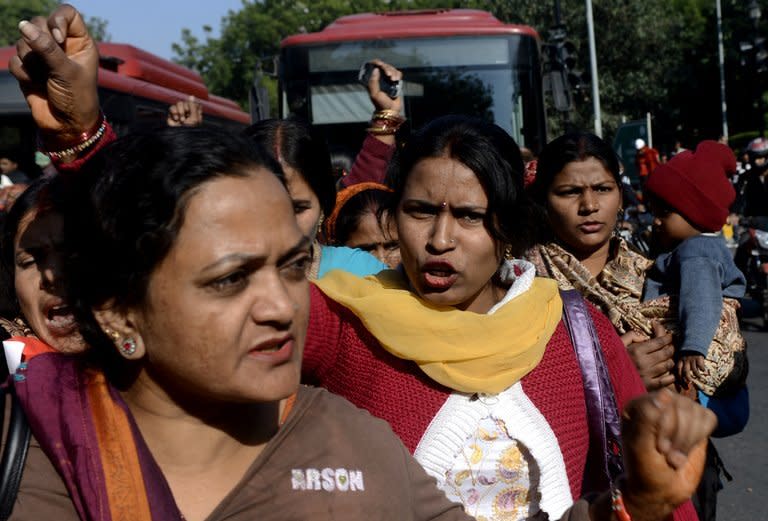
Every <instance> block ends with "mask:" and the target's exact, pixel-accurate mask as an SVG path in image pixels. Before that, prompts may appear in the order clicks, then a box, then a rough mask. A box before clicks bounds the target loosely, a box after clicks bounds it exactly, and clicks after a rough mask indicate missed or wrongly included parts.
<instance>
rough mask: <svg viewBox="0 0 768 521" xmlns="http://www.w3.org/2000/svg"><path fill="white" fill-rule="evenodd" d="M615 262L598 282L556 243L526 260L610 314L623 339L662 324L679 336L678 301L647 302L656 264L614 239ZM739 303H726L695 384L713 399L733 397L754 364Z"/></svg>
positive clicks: (665, 298) (666, 298)
mask: <svg viewBox="0 0 768 521" xmlns="http://www.w3.org/2000/svg"><path fill="white" fill-rule="evenodd" d="M611 253H612V254H613V255H611V258H610V260H609V261H608V262H607V263H606V265H605V267H604V268H603V270H602V271H601V272H600V273H598V274H597V276H596V277H593V276H592V274H591V273H590V272H589V270H588V269H587V268H586V267H585V266H584V265H583V264H582V263H581V262H579V260H578V259H576V258H575V257H574V256H573V255H571V254H570V253H568V252H567V251H565V250H564V249H563V248H562V247H560V246H559V245H557V244H555V243H548V244H540V245H537V246H535V247H534V248H533V249H532V250H530V251H529V252H528V254H527V255H526V257H527V258H528V260H530V261H531V262H532V263H533V264H534V265H535V266H536V271H537V272H538V274H539V275H541V276H545V277H551V278H553V279H555V280H556V281H557V284H558V286H559V287H560V288H561V289H572V288H573V289H576V290H578V291H579V292H580V293H581V294H582V295H583V296H584V297H585V298H586V299H587V300H589V301H590V302H592V303H593V304H594V305H595V306H597V307H598V308H600V310H601V311H602V312H603V313H605V314H606V315H607V316H608V318H609V319H610V321H611V323H612V324H613V326H614V327H615V328H616V330H617V331H618V332H619V334H620V335H623V334H624V333H626V332H628V331H638V332H641V333H645V334H646V335H648V336H649V337H651V336H653V323H654V322H658V323H660V324H661V325H663V326H664V327H665V328H666V329H667V331H669V332H670V333H672V334H673V336H675V337H677V335H678V334H679V331H680V324H679V321H678V317H677V302H676V296H675V295H671V296H663V297H659V298H655V299H653V300H648V301H645V302H644V301H642V298H643V286H644V284H645V276H646V272H647V271H648V269H649V268H650V267H651V266H653V261H652V260H649V259H647V258H645V257H643V256H642V255H640V254H639V253H636V252H634V251H632V250H630V249H629V247H628V246H627V244H626V242H624V240H622V239H612V243H611ZM739 307H740V305H739V303H738V301H737V300H735V299H730V298H724V299H723V307H722V311H721V313H720V323H719V324H718V327H717V330H716V331H715V336H714V338H713V339H712V343H711V344H710V346H709V352H708V354H707V357H706V358H705V360H704V365H705V369H704V371H703V372H702V375H701V376H700V377H697V378H695V379H694V381H693V383H694V384H695V385H696V387H698V388H699V389H701V390H702V391H704V393H706V394H708V395H710V396H712V395H715V394H718V393H722V394H729V393H731V392H733V390H734V389H739V388H740V387H741V386H743V385H744V383H745V381H746V378H747V373H748V367H749V364H748V363H747V355H746V347H747V345H746V342H745V340H744V337H743V336H742V334H741V329H740V327H739V319H738V313H737V312H738V309H739Z"/></svg>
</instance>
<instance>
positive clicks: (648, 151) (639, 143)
mask: <svg viewBox="0 0 768 521" xmlns="http://www.w3.org/2000/svg"><path fill="white" fill-rule="evenodd" d="M635 150H637V155H636V156H635V163H636V164H637V175H638V176H640V187H641V189H642V187H644V186H645V182H646V181H647V180H648V176H649V175H650V174H651V172H653V171H654V170H655V169H656V167H657V166H659V163H660V162H661V161H660V159H659V151H658V150H656V149H655V148H652V147H649V146H648V144H647V143H646V142H645V141H644V140H642V139H640V138H638V139H636V140H635Z"/></svg>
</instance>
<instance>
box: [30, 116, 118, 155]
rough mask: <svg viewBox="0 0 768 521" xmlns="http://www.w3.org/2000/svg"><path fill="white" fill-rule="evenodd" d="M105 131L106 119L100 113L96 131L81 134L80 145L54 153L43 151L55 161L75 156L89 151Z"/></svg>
mask: <svg viewBox="0 0 768 521" xmlns="http://www.w3.org/2000/svg"><path fill="white" fill-rule="evenodd" d="M106 130H107V118H106V117H104V114H103V113H102V114H101V116H100V122H99V126H98V127H97V128H96V130H95V131H94V132H93V133H91V134H89V133H88V132H83V133H82V134H81V135H80V143H78V144H77V145H74V146H71V147H69V148H65V149H64V150H56V151H49V150H43V152H45V153H46V154H48V156H49V157H50V158H51V159H55V160H61V159H64V158H68V157H72V156H77V155H79V154H80V153H81V152H83V151H84V150H87V149H89V148H90V147H92V146H93V145H94V144H96V143H97V142H98V141H99V140H100V139H101V137H102V136H103V135H104V132H105V131H106Z"/></svg>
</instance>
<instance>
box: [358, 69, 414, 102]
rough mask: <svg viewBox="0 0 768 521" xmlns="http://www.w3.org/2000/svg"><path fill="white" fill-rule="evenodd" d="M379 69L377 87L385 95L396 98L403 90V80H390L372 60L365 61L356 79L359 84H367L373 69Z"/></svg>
mask: <svg viewBox="0 0 768 521" xmlns="http://www.w3.org/2000/svg"><path fill="white" fill-rule="evenodd" d="M376 68H378V69H379V88H380V89H381V91H382V92H384V93H385V94H386V95H387V96H389V97H390V98H392V99H395V98H397V97H398V96H400V94H402V92H403V80H397V81H392V80H390V79H389V77H388V76H387V75H386V74H385V73H384V71H383V70H381V67H379V66H378V65H376V64H375V63H372V62H365V63H364V64H363V66H362V67H360V73H359V74H358V75H357V81H359V82H360V84H361V85H364V86H365V87H367V86H368V82H369V81H370V80H371V74H373V69H376Z"/></svg>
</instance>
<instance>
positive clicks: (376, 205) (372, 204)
mask: <svg viewBox="0 0 768 521" xmlns="http://www.w3.org/2000/svg"><path fill="white" fill-rule="evenodd" d="M391 192H392V190H390V189H389V188H387V187H386V186H384V185H382V184H379V183H358V184H356V185H352V186H350V187H349V188H345V189H343V190H341V191H340V192H339V193H338V194H337V196H336V206H335V208H334V209H333V212H332V213H331V215H330V217H329V218H328V219H326V222H325V224H326V229H325V232H326V237H327V238H328V241H329V243H330V244H332V245H335V246H347V247H349V248H358V249H361V250H363V251H367V252H368V253H370V254H371V255H373V256H374V257H376V258H377V259H379V260H380V261H381V262H383V263H384V264H386V265H388V266H389V267H390V268H394V267H396V266H397V265H398V264H400V243H399V242H398V240H397V229H396V228H395V227H394V226H393V225H392V222H391V219H390V218H389V215H387V213H386V212H383V211H382V210H381V208H382V207H383V206H384V205H385V201H386V199H387V197H388V196H389V194H390V193H391Z"/></svg>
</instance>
